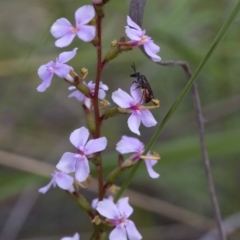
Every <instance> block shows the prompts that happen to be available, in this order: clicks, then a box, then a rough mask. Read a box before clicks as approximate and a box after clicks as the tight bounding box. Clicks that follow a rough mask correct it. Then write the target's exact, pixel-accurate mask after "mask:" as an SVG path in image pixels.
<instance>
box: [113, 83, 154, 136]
mask: <svg viewBox="0 0 240 240" xmlns="http://www.w3.org/2000/svg"><path fill="white" fill-rule="evenodd" d="M130 91H131V95H132V96H130V95H129V94H128V93H126V92H124V91H123V90H122V89H120V88H119V89H118V90H117V91H115V92H113V93H112V100H113V101H114V102H115V103H116V104H117V105H118V106H120V107H121V108H128V109H129V112H130V113H131V116H130V117H129V118H128V127H129V129H130V130H131V131H132V132H134V133H136V134H138V135H140V132H139V126H140V124H141V122H142V123H143V125H144V126H145V127H153V126H155V125H156V124H157V121H156V120H155V119H154V117H153V115H152V113H151V112H150V111H149V110H148V109H142V108H141V103H142V101H143V96H142V93H141V91H140V90H139V88H138V84H135V83H134V84H132V86H131V88H130Z"/></svg>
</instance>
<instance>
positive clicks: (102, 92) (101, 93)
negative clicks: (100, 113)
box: [68, 80, 108, 109]
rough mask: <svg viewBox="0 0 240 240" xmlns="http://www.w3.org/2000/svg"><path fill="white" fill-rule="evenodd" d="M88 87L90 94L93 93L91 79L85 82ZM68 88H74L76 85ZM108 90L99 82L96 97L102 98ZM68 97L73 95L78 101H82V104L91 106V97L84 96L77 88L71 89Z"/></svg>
mask: <svg viewBox="0 0 240 240" xmlns="http://www.w3.org/2000/svg"><path fill="white" fill-rule="evenodd" d="M84 83H85V82H84ZM85 84H86V83H85ZM86 85H87V86H88V88H89V89H90V91H91V94H92V95H94V90H95V83H93V81H92V80H91V81H90V82H88V84H86ZM68 89H69V90H75V89H76V87H74V86H70V87H69V88H68ZM107 90H108V86H107V85H105V84H103V83H102V82H100V84H99V90H98V98H99V99H104V98H105V97H106V93H105V91H107ZM68 97H69V98H71V97H75V98H76V99H77V100H78V101H79V102H84V105H86V106H87V107H88V108H89V109H90V108H91V99H90V98H88V97H86V96H85V95H84V94H83V93H81V92H79V91H78V90H76V91H73V92H72V93H71V94H69V96H68Z"/></svg>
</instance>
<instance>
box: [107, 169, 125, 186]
mask: <svg viewBox="0 0 240 240" xmlns="http://www.w3.org/2000/svg"><path fill="white" fill-rule="evenodd" d="M121 172H122V169H121V168H119V167H117V168H115V169H114V170H113V171H112V172H111V173H110V174H109V175H108V177H107V183H108V184H109V183H110V184H113V183H114V182H115V180H116V179H117V178H118V177H119V175H120V174H121Z"/></svg>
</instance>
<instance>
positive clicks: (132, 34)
mask: <svg viewBox="0 0 240 240" xmlns="http://www.w3.org/2000/svg"><path fill="white" fill-rule="evenodd" d="M125 33H126V35H127V36H128V38H129V39H131V40H133V41H140V40H141V39H142V33H141V32H139V31H137V30H135V29H133V28H130V27H125Z"/></svg>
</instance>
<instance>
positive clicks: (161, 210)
mask: <svg viewBox="0 0 240 240" xmlns="http://www.w3.org/2000/svg"><path fill="white" fill-rule="evenodd" d="M129 2H130V1H129V0H121V1H114V0H111V1H110V2H109V4H107V5H106V8H105V14H106V17H105V19H104V22H103V53H107V51H108V50H109V49H110V48H109V45H110V42H111V41H112V40H114V39H116V38H119V37H121V36H124V35H125V33H124V26H125V25H126V15H127V14H128V8H129ZM236 2H237V1H235V0H218V1H216V0H208V1H207V0H202V1H200V0H194V1H193V0H161V1H159V0H149V1H147V4H146V7H145V15H144V20H143V26H144V29H147V34H149V35H150V36H151V37H152V38H153V40H154V41H155V43H156V44H159V45H160V47H161V51H160V56H161V57H162V59H163V60H185V61H187V62H189V64H190V66H191V68H192V69H193V70H194V69H195V68H196V66H197V64H198V63H199V62H200V60H201V59H202V58H203V57H204V56H205V54H206V52H207V50H208V48H209V47H210V45H211V42H212V41H213V39H214V37H215V35H216V34H217V32H218V31H219V29H220V28H221V26H222V24H223V23H224V21H225V20H226V18H227V17H228V15H229V14H230V12H231V10H232V9H233V7H234V5H235V3H236ZM88 3H90V1H87V0H84V1H80V0H51V1H47V0H34V1H31V0H21V1H13V0H1V1H0V80H1V81H0V105H1V107H0V161H1V162H0V163H1V166H0V193H1V194H0V226H1V227H0V231H1V233H0V239H9V240H11V239H22V240H23V239H28V240H29V239H31V240H33V239H34V240H37V239H38V240H40V239H41V240H43V239H44V240H47V239H60V238H61V237H62V236H67V235H68V236H72V235H73V234H74V233H75V232H79V233H80V234H81V236H82V238H81V239H82V240H85V239H88V237H89V235H90V234H91V231H92V226H91V224H90V222H89V221H88V219H87V216H86V214H85V213H84V212H83V211H82V210H80V209H78V206H77V205H76V203H75V202H74V200H73V199H71V198H70V197H69V196H68V195H67V194H66V193H65V192H64V191H61V190H60V189H58V188H56V189H51V190H50V191H49V192H48V193H47V194H46V195H43V196H42V195H39V194H38V192H37V190H38V188H39V187H41V186H43V185H45V184H47V183H48V181H49V178H48V177H45V178H44V177H43V176H42V175H45V176H48V175H49V172H51V170H52V169H51V167H48V165H41V164H40V163H41V162H43V163H50V164H52V165H56V164H57V162H58V160H59V159H60V157H61V155H62V154H63V152H65V151H74V147H73V146H72V145H71V144H70V142H69V140H68V138H69V135H70V133H71V132H72V131H73V130H74V129H76V128H79V127H80V126H83V125H85V121H84V116H83V112H82V109H81V105H80V104H79V102H77V101H76V100H75V99H68V97H67V96H68V94H69V91H68V89H67V87H68V85H67V84H66V83H65V82H64V81H62V80H61V79H58V78H57V77H54V79H53V81H52V84H51V86H50V88H48V89H47V90H46V92H44V93H39V92H37V91H36V87H37V86H38V85H39V84H40V83H41V80H40V79H39V78H38V76H37V69H38V67H39V66H40V65H42V64H44V63H47V62H48V61H50V60H54V59H55V58H56V57H57V56H58V55H59V53H61V52H62V51H69V50H72V49H73V48H74V47H78V54H77V56H76V57H75V58H74V59H73V60H72V61H71V62H70V64H71V65H72V66H73V67H74V69H75V70H76V71H78V69H80V68H81V67H86V68H88V69H89V76H88V78H87V80H92V79H94V77H95V68H96V53H95V49H94V48H93V47H92V45H91V44H87V43H84V42H81V41H80V40H79V39H78V38H75V40H74V41H73V43H72V44H71V45H70V46H68V47H66V48H64V50H63V49H58V48H56V47H55V46H54V41H55V39H54V38H53V37H52V36H51V34H50V32H49V30H50V27H51V25H52V24H53V22H54V21H55V20H56V19H58V18H60V17H66V18H67V19H69V20H70V21H71V22H72V23H74V12H75V11H76V9H77V8H78V7H80V6H82V5H84V4H88ZM239 29H240V17H239V16H238V17H237V18H236V20H235V21H234V23H233V25H232V26H231V27H230V29H229V30H228V32H227V35H226V37H225V38H224V40H223V42H222V43H221V44H220V45H219V47H218V49H217V51H216V52H215V54H214V55H213V57H212V58H211V59H210V61H209V62H208V64H207V67H206V68H205V69H204V71H203V72H202V74H201V75H200V77H199V78H198V80H197V83H198V87H199V92H200V97H201V102H202V107H203V113H204V118H205V121H206V140H207V148H208V150H209V155H210V160H211V164H212V170H213V177H214V182H215V186H216V191H217V197H218V199H219V205H220V208H221V212H222V216H223V219H224V220H229V219H230V220H231V219H232V218H233V216H235V217H236V218H233V219H238V220H232V222H234V224H235V225H237V226H238V225H240V220H239V214H240V204H239V202H240V192H239V187H240V184H239V182H240V174H239V172H240V162H239V158H240V118H239V117H240V112H239V110H240V83H239V75H240V68H239V60H240V54H239V53H240V52H239V47H240V45H239V39H240V30H239ZM132 62H135V64H136V66H137V69H138V71H140V72H141V73H143V74H144V75H146V76H147V78H148V80H149V83H150V84H151V86H152V88H153V90H154V94H155V97H156V98H158V99H160V101H161V107H160V108H159V109H157V110H154V111H153V114H154V116H155V118H156V119H157V121H158V122H159V123H160V122H161V120H162V119H163V117H164V116H165V114H166V113H167V111H168V110H169V108H170V107H171V105H172V104H173V102H174V101H175V99H176V98H177V96H178V95H179V93H180V91H181V89H182V88H183V87H184V85H185V84H186V77H185V74H184V72H183V71H182V69H181V68H179V67H173V68H168V67H161V66H158V65H156V64H154V63H153V62H151V61H149V60H148V59H147V58H146V57H145V56H144V55H143V54H142V53H141V52H140V51H139V50H138V49H134V50H133V51H130V52H128V53H123V54H122V55H120V56H119V57H117V58H116V59H114V60H113V61H111V62H110V63H109V64H107V65H106V67H105V69H104V72H103V76H102V81H104V83H105V84H107V85H108V86H109V88H110V89H109V91H108V93H107V100H108V101H109V102H111V103H112V100H111V92H112V91H115V90H117V89H118V88H122V89H124V90H126V91H128V90H129V87H130V85H131V83H132V79H131V78H130V77H129V75H130V74H131V73H132V69H131V67H130V65H131V64H132ZM112 104H113V103H112ZM140 130H141V138H140V140H141V141H143V142H144V143H147V142H148V140H149V139H150V138H151V136H152V134H153V133H154V131H155V130H156V127H153V128H145V127H142V126H141V128H140ZM123 134H124V135H128V136H135V137H136V135H134V134H132V133H131V132H130V131H129V129H128V128H127V116H118V117H115V118H112V119H109V120H107V121H106V122H105V123H104V124H103V127H102V135H104V136H106V137H107V139H108V143H109V144H108V147H107V151H106V152H104V153H103V159H104V172H105V174H108V173H109V172H110V171H111V169H112V168H113V167H115V166H116V165H117V152H116V151H115V146H116V143H117V142H118V141H119V139H120V137H121V136H122V135H123ZM153 150H154V151H157V152H158V153H159V154H160V155H161V161H160V162H159V163H158V164H157V166H156V167H155V169H156V171H157V172H159V173H160V174H161V177H160V178H159V179H156V180H153V179H150V178H149V176H148V174H147V172H146V169H145V166H144V165H142V166H141V167H140V169H139V171H138V172H137V174H136V175H135V177H134V180H133V182H132V183H131V185H130V188H131V189H133V190H134V191H136V192H137V194H140V193H141V194H142V195H137V196H138V197H136V195H135V197H134V194H135V193H136V192H135V193H133V192H132V193H129V195H130V201H131V200H132V202H131V203H132V205H133V206H134V208H135V211H134V214H133V215H132V216H131V219H133V220H134V221H135V223H136V225H137V227H138V229H139V231H140V232H141V234H142V236H143V239H149V240H155V239H163V240H166V239H167V240H190V239H191V240H192V239H200V238H201V237H203V236H204V234H205V233H207V232H208V231H209V230H210V229H212V228H214V222H213V219H214V215H213V210H212V207H211V203H210V198H209V193H208V187H207V183H206V178H205V173H204V169H203V163H202V158H201V152H200V146H199V139H198V130H197V125H196V121H195V115H194V106H193V100H192V96H191V94H188V95H187V96H186V98H185V99H184V100H183V102H182V103H181V105H180V107H179V108H178V110H177V111H176V113H175V114H174V115H173V117H172V119H171V121H170V122H169V123H168V124H167V125H166V127H165V129H164V131H163V132H162V134H161V136H160V137H159V139H158V141H157V143H156V144H155V145H154V147H153ZM45 167H46V168H45ZM91 173H92V175H93V176H96V174H95V171H94V168H93V169H92V172H91ZM127 174H128V172H126V173H124V174H123V176H122V177H121V178H120V179H119V180H118V184H119V185H120V184H121V183H122V182H123V180H124V178H125V176H127ZM105 176H106V175H105ZM84 194H85V196H86V197H87V199H88V200H89V201H91V200H92V199H93V198H95V197H96V193H94V192H93V191H91V192H89V191H86V190H84ZM149 197H150V198H149ZM237 217H238V218H237ZM232 222H231V224H230V225H231V226H233V225H234V224H232ZM235 225H234V226H235ZM236 228H237V227H236ZM206 239H207V238H202V239H201V240H206ZM210 239H217V238H214V237H212V238H210ZM228 239H231V240H235V239H236V240H237V239H240V231H238V230H237V229H235V230H234V231H233V233H231V234H230V235H229V236H228Z"/></svg>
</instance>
